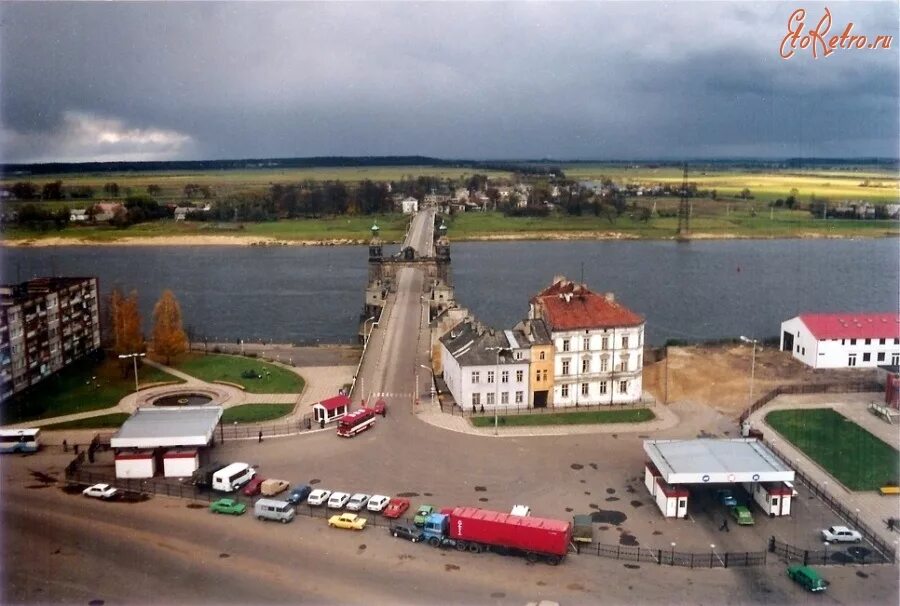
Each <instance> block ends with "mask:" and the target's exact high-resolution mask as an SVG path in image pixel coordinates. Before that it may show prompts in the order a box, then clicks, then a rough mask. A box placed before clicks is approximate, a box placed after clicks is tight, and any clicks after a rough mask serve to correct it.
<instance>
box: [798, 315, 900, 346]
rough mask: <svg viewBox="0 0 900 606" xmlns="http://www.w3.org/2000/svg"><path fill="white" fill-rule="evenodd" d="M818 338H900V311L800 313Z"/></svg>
mask: <svg viewBox="0 0 900 606" xmlns="http://www.w3.org/2000/svg"><path fill="white" fill-rule="evenodd" d="M798 318H800V321H801V322H803V324H805V325H806V327H807V328H808V329H809V332H810V333H811V334H812V336H814V337H815V338H816V339H817V340H819V341H823V340H825V339H881V338H890V339H896V338H900V313H865V314H854V313H843V314H800V315H799V316H798Z"/></svg>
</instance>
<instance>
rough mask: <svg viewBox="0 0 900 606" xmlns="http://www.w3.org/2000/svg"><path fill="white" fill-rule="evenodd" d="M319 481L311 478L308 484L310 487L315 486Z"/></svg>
mask: <svg viewBox="0 0 900 606" xmlns="http://www.w3.org/2000/svg"><path fill="white" fill-rule="evenodd" d="M321 481H322V480H320V479H319V478H313V479H312V480H310V481H309V483H310V485H313V486H315V485H316V484H318V483H319V482H321Z"/></svg>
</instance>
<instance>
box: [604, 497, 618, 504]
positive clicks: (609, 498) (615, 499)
mask: <svg viewBox="0 0 900 606" xmlns="http://www.w3.org/2000/svg"><path fill="white" fill-rule="evenodd" d="M603 500H604V501H608V502H610V503H612V502H615V501H618V500H619V497H606V498H605V499H603Z"/></svg>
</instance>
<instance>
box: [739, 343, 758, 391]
mask: <svg viewBox="0 0 900 606" xmlns="http://www.w3.org/2000/svg"><path fill="white" fill-rule="evenodd" d="M741 341H743V342H744V343H752V344H753V355H752V356H751V358H750V402H749V404H748V405H747V406H748V407H750V406H753V382H754V380H755V379H756V345H757V343H759V341H758V340H756V339H750V338H747V337H745V336H744V335H741Z"/></svg>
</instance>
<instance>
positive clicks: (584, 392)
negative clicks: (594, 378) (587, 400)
mask: <svg viewBox="0 0 900 606" xmlns="http://www.w3.org/2000/svg"><path fill="white" fill-rule="evenodd" d="M581 395H583V396H586V395H588V384H587V383H582V384H581Z"/></svg>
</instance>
